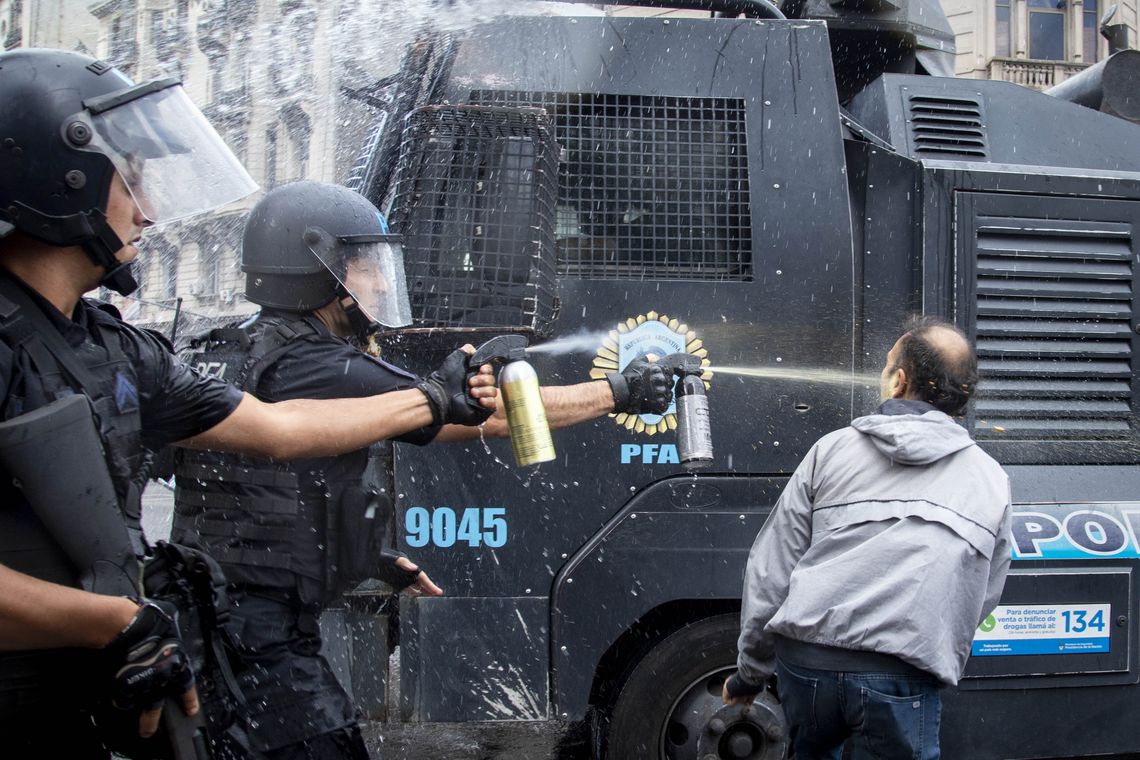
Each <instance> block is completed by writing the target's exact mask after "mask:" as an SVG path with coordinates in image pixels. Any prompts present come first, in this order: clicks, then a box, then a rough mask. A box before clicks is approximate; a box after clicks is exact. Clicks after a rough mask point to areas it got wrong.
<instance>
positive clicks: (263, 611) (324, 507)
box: [173, 310, 439, 758]
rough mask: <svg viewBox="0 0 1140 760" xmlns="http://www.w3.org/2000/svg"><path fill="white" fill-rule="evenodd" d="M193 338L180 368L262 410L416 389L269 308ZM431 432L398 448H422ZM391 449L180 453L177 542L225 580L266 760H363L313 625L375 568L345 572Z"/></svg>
mask: <svg viewBox="0 0 1140 760" xmlns="http://www.w3.org/2000/svg"><path fill="white" fill-rule="evenodd" d="M196 343H197V344H198V348H197V350H196V351H194V352H192V353H191V354H189V355H187V356H185V357H184V358H186V359H187V361H188V362H189V363H191V364H193V365H195V366H198V367H200V368H212V369H214V370H216V371H219V372H222V373H223V374H224V376H225V379H227V380H230V381H233V382H237V383H239V384H241V385H243V387H244V388H245V390H247V391H248V392H250V393H252V394H254V395H255V396H257V397H258V398H260V399H262V400H263V401H268V402H276V401H284V400H288V399H301V398H314V399H317V398H349V397H363V396H373V395H378V394H382V393H387V392H389V391H395V390H403V389H407V388H413V387H415V384H416V381H417V378H416V377H415V376H414V375H412V374H409V373H407V372H405V371H403V370H401V369H399V368H397V367H394V366H392V365H390V364H388V363H386V362H383V361H381V360H379V359H375V358H373V357H372V356H369V355H368V354H365V353H363V352H362V351H360V350H358V349H356V348H355V347H353V346H351V345H350V344H349V343H347V342H346V341H345V340H343V339H341V338H338V337H336V336H334V335H333V334H332V333H331V332H330V331H329V330H328V328H327V327H325V325H324V324H322V323H321V321H320V320H318V319H317V318H316V317H314V316H311V315H310V316H299V315H297V314H290V313H276V312H274V311H273V310H265V311H264V312H263V313H262V315H261V316H260V317H259V318H258V319H257V320H255V321H254V322H253V323H252V324H250V325H248V326H246V327H244V328H242V329H241V330H240V331H237V330H232V329H224V330H215V331H213V332H212V333H211V334H210V335H209V336H208V337H206V338H203V339H201V340H199V341H197V342H196ZM329 423H330V424H332V425H335V424H336V421H335V420H330V421H329ZM438 430H439V428H437V427H428V428H423V429H420V430H415V431H412V432H409V433H406V434H404V435H402V436H400V437H398V438H397V440H400V441H405V442H409V443H415V444H424V443H428V442H429V441H431V440H432V439H433V438H434V437H435V435H436V433H437V432H438ZM387 448H388V445H387V444H385V443H381V444H376V445H375V446H373V447H372V448H371V449H362V450H359V451H355V452H352V453H349V454H344V455H341V456H339V457H327V458H322V459H299V460H293V461H290V462H273V461H270V460H266V459H256V458H252V457H245V456H238V455H225V454H216V453H209V452H195V451H188V450H187V451H180V452H179V463H178V465H177V467H176V470H175V473H176V476H177V484H178V487H177V491H176V496H175V503H176V507H175V518H174V532H173V539H174V540H176V541H179V542H181V543H187V544H190V545H194V544H198V545H199V546H201V547H202V548H204V549H205V550H206V551H207V552H208V553H209V554H210V555H211V556H213V557H214V558H215V559H216V560H218V562H219V564H221V566H222V568H223V570H224V571H225V574H226V578H227V579H228V580H229V581H230V583H231V586H230V599H231V601H232V602H233V603H234V607H233V610H232V613H231V630H232V633H233V634H234V638H235V639H236V641H237V644H238V646H239V648H240V649H241V652H242V654H243V659H244V663H243V665H242V666H239V668H238V673H237V676H238V681H239V684H240V685H241V687H242V691H243V693H244V695H245V698H246V700H247V703H248V705H249V710H250V714H249V715H248V716H247V717H248V719H249V734H250V737H251V739H252V741H253V744H254V746H255V747H256V748H257V749H258V750H259V751H261V752H264V753H265V756H266V757H274V758H278V757H294V756H297V757H309V756H312V757H326V756H338V757H339V756H343V757H367V755H366V754H365V751H364V747H363V743H362V742H361V740H360V736H359V730H358V729H357V727H356V715H355V709H354V708H353V705H352V703H351V701H350V699H349V697H348V695H347V694H346V693H345V692H344V690H343V689H342V688H341V686H340V685H339V683H338V682H337V680H336V677H335V676H334V674H333V672H332V670H331V668H330V667H329V664H328V662H327V661H326V660H325V659H324V657H323V656H322V655H321V654H320V646H321V641H320V633H319V630H318V627H317V617H318V615H319V614H320V611H321V609H322V608H323V607H324V606H325V605H327V604H328V603H329V602H330V601H332V600H333V599H335V598H337V596H338V595H339V594H340V593H342V592H343V591H344V590H346V588H349V587H351V585H353V584H354V583H358V582H359V581H361V580H363V578H365V577H369V576H371V575H375V574H376V571H377V569H378V568H376V567H375V566H373V567H358V568H357V569H356V570H355V571H354V570H352V569H350V568H348V567H346V564H355V563H352V562H351V560H348V561H346V560H345V557H346V556H347V555H348V554H350V553H351V551H352V550H351V549H350V547H347V546H345V543H346V542H350V541H351V542H356V543H357V544H361V543H363V545H362V546H358V547H357V548H356V551H357V552H358V554H359V555H366V556H370V557H371V558H372V559H373V560H375V559H376V558H377V554H378V551H379V548H380V542H381V540H382V538H383V525H382V524H377V523H381V520H382V516H383V515H385V514H386V512H387V510H386V509H383V508H381V509H380V510H378V512H377V513H376V514H375V515H374V518H373V519H371V520H369V519H368V518H367V517H366V515H365V512H366V511H367V509H368V508H369V507H370V506H373V507H374V506H376V502H377V501H378V500H384V499H385V498H386V494H385V477H384V472H386V470H387V467H386V466H384V465H383V464H382V462H383V461H384V460H385V459H386V456H384V454H386V450H387ZM365 534H368V535H367V536H366V535H365ZM306 745H309V746H308V752H309V753H310V754H306V752H305V746H306ZM320 745H325V746H324V747H321V746H320ZM294 753H295V754H294Z"/></svg>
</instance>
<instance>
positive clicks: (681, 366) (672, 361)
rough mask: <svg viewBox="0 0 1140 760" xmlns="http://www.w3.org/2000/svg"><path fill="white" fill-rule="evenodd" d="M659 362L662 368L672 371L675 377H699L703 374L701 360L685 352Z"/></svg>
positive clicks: (671, 355) (669, 356) (670, 355)
mask: <svg viewBox="0 0 1140 760" xmlns="http://www.w3.org/2000/svg"><path fill="white" fill-rule="evenodd" d="M657 361H658V363H659V364H660V365H661V366H663V367H669V368H670V369H672V370H673V374H674V375H680V376H681V377H686V376H688V375H699V374H701V372H702V368H701V358H700V357H699V356H693V355H692V354H686V353H684V352H680V353H676V354H669V355H668V356H666V357H665V358H663V359H658V360H657Z"/></svg>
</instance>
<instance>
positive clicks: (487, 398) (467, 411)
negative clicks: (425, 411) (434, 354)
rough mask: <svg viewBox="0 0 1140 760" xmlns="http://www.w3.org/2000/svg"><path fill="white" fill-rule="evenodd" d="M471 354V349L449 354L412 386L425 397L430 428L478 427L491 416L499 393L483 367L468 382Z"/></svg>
mask: <svg viewBox="0 0 1140 760" xmlns="http://www.w3.org/2000/svg"><path fill="white" fill-rule="evenodd" d="M473 353H475V347H474V346H471V345H466V346H464V347H463V348H459V349H456V350H455V351H452V352H451V353H450V354H448V356H447V358H446V359H444V360H443V364H441V365H439V369H437V370H435V371H434V372H432V373H431V374H430V375H428V376H427V377H425V378H424V379H423V380H420V382H418V383H416V388H418V389H419V390H420V391H422V392H423V394H424V395H425V396H427V399H428V405H429V406H430V407H431V414H432V424H434V425H444V424H447V423H449V422H450V423H455V424H457V425H469V426H470V425H480V424H482V423H483V422H485V421H486V419H487V418H488V417H490V416H491V415H492V414H493V413H494V411H495V407H496V406H497V400H496V399H497V397H498V394H499V391H498V389H497V388H496V387H495V376H494V373H493V370H492V368H491V365H489V364H484V365H483V366H482V367H479V369H478V370H477V371H476V372H475V373H474V374H473V375H471V377H470V378H468V372H470V371H471V370H470V368H469V367H468V365H467V358H468V357H469V356H470V355H471V354H473Z"/></svg>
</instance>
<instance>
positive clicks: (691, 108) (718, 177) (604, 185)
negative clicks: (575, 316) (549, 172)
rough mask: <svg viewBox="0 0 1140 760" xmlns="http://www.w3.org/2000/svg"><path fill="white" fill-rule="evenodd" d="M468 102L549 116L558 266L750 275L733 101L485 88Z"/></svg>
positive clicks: (702, 276)
mask: <svg viewBox="0 0 1140 760" xmlns="http://www.w3.org/2000/svg"><path fill="white" fill-rule="evenodd" d="M471 100H472V102H475V103H483V104H495V105H510V106H539V107H541V108H544V109H545V110H546V112H547V113H549V114H550V115H551V118H552V119H553V122H554V127H555V130H556V136H557V139H558V143H559V145H561V146H562V161H561V164H560V167H559V175H558V228H557V239H558V271H559V273H560V274H562V275H565V276H568V277H575V278H582V279H611V280H612V279H622V280H713V281H745V280H750V279H751V278H752V221H751V213H750V208H749V194H748V147H747V145H746V140H745V124H744V101H743V100H742V99H739V98H688V97H662V96H640V95H602V94H581V93H550V92H503V91H491V90H488V91H476V92H473V93H472V94H471Z"/></svg>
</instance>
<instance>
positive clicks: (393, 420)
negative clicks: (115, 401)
mask: <svg viewBox="0 0 1140 760" xmlns="http://www.w3.org/2000/svg"><path fill="white" fill-rule="evenodd" d="M467 348H470V347H467ZM471 350H474V349H471ZM457 353H458V352H457ZM468 353H469V352H468ZM459 358H460V359H462V356H460V357H459ZM465 371H466V368H465V364H464V363H463V362H462V361H452V360H450V359H449V362H445V363H444V366H443V367H441V368H440V369H439V370H437V371H436V372H433V373H432V374H431V375H429V376H428V377H427V378H426V379H425V380H424V381H423V382H422V383H421V386H422V388H423V389H421V388H420V387H417V388H415V389H408V390H403V391H393V392H391V393H384V394H381V395H378V396H367V397H364V398H348V399H333V400H322V401H312V400H304V399H295V400H290V401H281V402H278V403H276V404H267V403H265V402H263V401H259V400H258V399H256V398H254V397H253V396H251V395H249V394H248V393H247V394H245V396H244V398H243V399H242V401H241V403H240V404H238V406H237V408H236V409H234V411H233V413H232V414H230V416H229V417H226V418H225V419H224V420H222V421H221V422H219V423H218V424H217V425H215V426H214V427H212V428H210V429H209V430H207V431H206V432H204V433H201V434H199V435H196V436H194V437H192V438H187V439H186V440H183V441H181V442H179V445H181V446H185V447H187V448H195V449H211V450H214V451H235V452H239V453H242V454H250V455H253V456H266V457H272V458H274V459H293V458H296V457H325V456H335V455H337V454H343V453H345V452H349V451H356V450H357V449H361V448H364V447H365V446H368V445H369V444H371V443H374V442H376V441H380V440H385V439H388V438H394V437H396V436H398V435H402V434H404V433H407V432H409V431H412V430H418V429H420V428H423V427H427V426H429V425H433V424H440V423H441V422H448V421H451V420H456V421H459V422H461V423H463V424H468V425H469V424H476V422H475V421H474V419H473V417H475V416H478V417H479V419H480V420H481V419H482V415H479V414H478V413H475V414H474V415H473V414H472V413H471V412H470V410H469V409H467V408H466V405H465V402H464V401H463V397H464V391H466V392H467V393H469V394H470V395H471V396H472V397H474V398H476V399H478V400H479V404H480V405H481V406H482V407H483V408H484V409H486V410H487V411H488V412H490V411H493V410H494V409H495V407H496V399H497V397H498V389H497V388H495V377H494V375H493V374H491V367H490V366H486V365H485V366H484V367H482V368H480V371H479V373H478V374H476V375H474V376H472V377H471V378H469V379H468V378H467V377H466V375H465Z"/></svg>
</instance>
